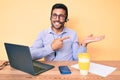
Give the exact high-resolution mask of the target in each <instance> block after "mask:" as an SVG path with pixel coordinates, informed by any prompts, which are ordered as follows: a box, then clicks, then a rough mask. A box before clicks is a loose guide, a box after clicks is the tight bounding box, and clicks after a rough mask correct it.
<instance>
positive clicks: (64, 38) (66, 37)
mask: <svg viewBox="0 0 120 80" xmlns="http://www.w3.org/2000/svg"><path fill="white" fill-rule="evenodd" d="M69 38H70V37H69V36H65V37H63V38H61V40H62V41H63V40H66V39H69Z"/></svg>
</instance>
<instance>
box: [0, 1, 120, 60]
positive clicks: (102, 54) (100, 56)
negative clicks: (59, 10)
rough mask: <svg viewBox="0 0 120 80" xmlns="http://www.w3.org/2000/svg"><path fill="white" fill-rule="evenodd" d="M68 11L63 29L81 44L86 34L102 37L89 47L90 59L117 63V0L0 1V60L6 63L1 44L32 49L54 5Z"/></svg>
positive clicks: (119, 7)
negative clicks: (12, 44) (75, 35)
mask: <svg viewBox="0 0 120 80" xmlns="http://www.w3.org/2000/svg"><path fill="white" fill-rule="evenodd" d="M58 2H61V3H64V4H66V5H67V6H68V9H69V22H67V23H66V26H68V27H69V28H72V29H73V30H75V31H76V32H77V34H78V36H79V39H80V41H82V39H83V38H84V37H85V36H87V35H89V34H91V33H92V34H94V35H95V36H98V35H101V34H103V35H105V36H106V38H105V39H104V40H103V41H100V42H96V43H91V44H89V45H88V53H90V55H91V59H92V60H120V49H119V47H120V35H119V34H120V0H0V60H7V55H6V52H5V48H4V45H3V43H4V42H10V43H16V44H23V45H28V46H31V45H32V43H33V42H34V40H35V39H36V37H37V35H38V33H39V32H40V31H42V30H43V29H47V28H49V27H50V19H49V18H50V11H51V7H52V5H53V4H54V3H58Z"/></svg>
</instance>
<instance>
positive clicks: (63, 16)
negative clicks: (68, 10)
mask: <svg viewBox="0 0 120 80" xmlns="http://www.w3.org/2000/svg"><path fill="white" fill-rule="evenodd" d="M51 18H52V19H57V18H59V19H60V20H65V18H66V15H64V14H59V15H57V14H55V13H54V14H52V15H51Z"/></svg>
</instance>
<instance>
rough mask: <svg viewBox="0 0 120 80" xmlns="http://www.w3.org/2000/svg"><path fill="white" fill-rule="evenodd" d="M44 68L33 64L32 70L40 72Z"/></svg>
mask: <svg viewBox="0 0 120 80" xmlns="http://www.w3.org/2000/svg"><path fill="white" fill-rule="evenodd" d="M44 70H45V69H44V68H41V67H38V66H34V71H35V72H42V71H44Z"/></svg>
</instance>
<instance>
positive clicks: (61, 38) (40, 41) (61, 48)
mask: <svg viewBox="0 0 120 80" xmlns="http://www.w3.org/2000/svg"><path fill="white" fill-rule="evenodd" d="M50 20H51V27H50V28H49V29H47V30H45V31H42V32H41V33H40V34H39V36H38V37H37V39H36V41H35V42H34V44H33V45H32V46H31V47H30V51H31V55H32V58H33V59H40V58H43V57H44V58H45V60H46V61H68V60H69V61H72V60H77V59H78V58H77V54H78V53H81V52H86V46H87V44H88V43H91V42H94V41H100V40H102V39H103V38H104V36H98V37H93V35H90V36H88V37H86V38H85V39H84V40H83V42H82V43H81V44H79V42H78V38H77V35H76V33H75V31H73V30H71V29H69V28H66V27H65V26H64V24H65V22H67V20H68V9H67V7H66V6H65V5H64V4H55V5H53V7H52V10H51V17H50Z"/></svg>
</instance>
